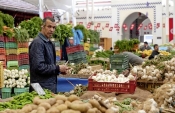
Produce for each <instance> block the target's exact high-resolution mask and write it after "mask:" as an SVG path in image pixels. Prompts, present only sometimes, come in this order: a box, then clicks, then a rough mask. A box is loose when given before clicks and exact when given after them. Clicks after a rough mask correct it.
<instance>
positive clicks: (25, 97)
mask: <svg viewBox="0 0 175 113" xmlns="http://www.w3.org/2000/svg"><path fill="white" fill-rule="evenodd" d="M44 91H45V93H46V95H44V96H40V98H42V99H48V98H51V97H52V93H51V91H49V90H46V89H45V90H44ZM35 96H38V94H37V93H36V92H35V91H33V92H31V93H29V92H26V93H22V94H20V95H17V96H14V97H13V100H11V101H9V102H3V103H0V111H3V110H5V109H21V108H22V107H23V106H25V105H26V104H31V103H32V102H33V99H34V97H35Z"/></svg>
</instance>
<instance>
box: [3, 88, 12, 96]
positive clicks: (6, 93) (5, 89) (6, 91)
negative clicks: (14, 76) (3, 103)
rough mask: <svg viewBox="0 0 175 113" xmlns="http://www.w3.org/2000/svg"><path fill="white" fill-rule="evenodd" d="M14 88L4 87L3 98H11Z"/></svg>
mask: <svg viewBox="0 0 175 113" xmlns="http://www.w3.org/2000/svg"><path fill="white" fill-rule="evenodd" d="M11 92H12V88H2V89H1V93H2V99H5V98H10V97H11Z"/></svg>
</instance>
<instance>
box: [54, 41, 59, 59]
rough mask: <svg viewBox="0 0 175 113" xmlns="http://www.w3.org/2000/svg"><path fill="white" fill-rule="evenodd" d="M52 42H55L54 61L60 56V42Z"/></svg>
mask: <svg viewBox="0 0 175 113" xmlns="http://www.w3.org/2000/svg"><path fill="white" fill-rule="evenodd" d="M54 44H55V50H56V61H59V60H60V57H61V56H60V42H58V41H55V42H54Z"/></svg>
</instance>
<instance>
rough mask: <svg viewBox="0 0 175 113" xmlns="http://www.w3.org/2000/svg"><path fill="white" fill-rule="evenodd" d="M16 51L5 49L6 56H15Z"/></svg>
mask: <svg viewBox="0 0 175 113" xmlns="http://www.w3.org/2000/svg"><path fill="white" fill-rule="evenodd" d="M17 54H18V51H17V49H6V55H17Z"/></svg>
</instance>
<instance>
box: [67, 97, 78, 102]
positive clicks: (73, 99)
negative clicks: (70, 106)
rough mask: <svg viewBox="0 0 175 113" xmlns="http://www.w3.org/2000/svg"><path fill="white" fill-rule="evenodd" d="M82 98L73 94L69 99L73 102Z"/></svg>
mask: <svg viewBox="0 0 175 113" xmlns="http://www.w3.org/2000/svg"><path fill="white" fill-rule="evenodd" d="M79 99H80V98H79V97H78V96H76V95H71V96H69V97H68V101H70V102H73V101H75V100H79Z"/></svg>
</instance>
